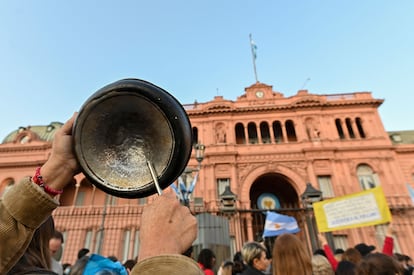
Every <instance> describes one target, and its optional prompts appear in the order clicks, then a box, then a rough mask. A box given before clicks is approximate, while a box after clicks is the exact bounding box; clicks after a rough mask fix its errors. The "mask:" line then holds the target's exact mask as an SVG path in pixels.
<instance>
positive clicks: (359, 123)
mask: <svg viewBox="0 0 414 275" xmlns="http://www.w3.org/2000/svg"><path fill="white" fill-rule="evenodd" d="M355 122H356V126H357V128H358V133H359V136H360V137H361V138H365V137H366V136H365V132H364V128H362V121H361V118H359V117H357V118H356V120H355Z"/></svg>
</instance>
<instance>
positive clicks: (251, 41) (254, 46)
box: [249, 34, 259, 82]
mask: <svg viewBox="0 0 414 275" xmlns="http://www.w3.org/2000/svg"><path fill="white" fill-rule="evenodd" d="M249 38H250V49H251V51H252V58H253V69H254V77H255V79H256V82H259V79H258V78H257V71H256V57H257V54H256V51H257V46H256V44H255V43H254V41H253V39H252V34H249Z"/></svg>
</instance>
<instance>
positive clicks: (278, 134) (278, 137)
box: [273, 121, 283, 143]
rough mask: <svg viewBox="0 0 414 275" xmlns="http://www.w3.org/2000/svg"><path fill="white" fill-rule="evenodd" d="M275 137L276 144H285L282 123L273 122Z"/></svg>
mask: <svg viewBox="0 0 414 275" xmlns="http://www.w3.org/2000/svg"><path fill="white" fill-rule="evenodd" d="M273 136H274V137H275V141H276V143H282V142H283V133H282V124H281V123H280V121H274V122H273Z"/></svg>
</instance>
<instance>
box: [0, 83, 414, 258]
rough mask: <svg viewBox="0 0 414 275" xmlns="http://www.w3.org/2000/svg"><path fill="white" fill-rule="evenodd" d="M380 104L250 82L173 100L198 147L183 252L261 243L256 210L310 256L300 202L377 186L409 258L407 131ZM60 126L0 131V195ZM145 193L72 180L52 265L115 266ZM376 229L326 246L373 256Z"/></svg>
mask: <svg viewBox="0 0 414 275" xmlns="http://www.w3.org/2000/svg"><path fill="white" fill-rule="evenodd" d="M383 101H384V100H383V99H376V98H374V97H373V96H372V94H371V93H370V92H352V93H346V94H329V95H323V94H312V93H310V92H309V91H307V90H300V91H298V92H297V94H296V95H294V96H291V97H285V96H284V95H283V94H282V93H280V92H278V91H274V90H273V87H272V86H270V85H266V84H264V83H260V82H256V83H254V84H253V85H251V86H250V87H247V88H246V89H245V91H244V93H242V94H241V95H240V96H239V97H238V98H237V99H236V100H229V99H225V98H224V97H223V96H216V97H214V99H212V100H211V101H208V102H204V103H198V102H195V103H194V104H187V105H184V108H185V110H186V112H187V113H188V116H189V118H190V121H191V124H192V129H193V139H194V145H195V148H196V147H197V148H202V147H203V146H199V145H200V144H202V145H204V148H205V150H204V152H201V153H203V154H202V155H201V157H200V155H198V154H199V153H200V152H196V150H195V149H194V150H193V154H192V157H191V159H190V161H189V163H188V167H187V169H186V170H185V172H184V173H183V178H184V179H185V182H191V181H192V180H193V178H194V176H195V174H196V173H199V175H198V178H197V179H196V180H197V184H196V187H195V190H194V192H193V194H191V196H190V208H191V209H192V211H194V213H196V215H197V218H198V220H199V231H200V233H199V237H198V239H197V240H196V242H195V244H194V249H195V250H194V251H195V254H196V252H197V251H199V249H201V248H204V247H210V248H212V249H214V250H215V251H216V254H217V257H218V260H219V259H221V258H223V259H224V258H229V257H231V256H232V255H233V253H235V252H236V251H239V250H240V249H241V247H242V245H243V243H244V242H246V241H251V240H261V239H262V234H263V228H264V220H265V215H264V213H265V211H266V209H271V210H274V211H277V212H279V213H281V214H286V215H290V216H293V217H295V218H296V220H297V222H298V225H299V227H300V229H301V230H300V232H299V233H298V235H299V237H300V238H301V239H302V240H303V241H304V242H306V243H307V244H308V248H309V251H312V250H314V249H316V248H317V247H318V243H317V240H316V230H317V229H316V225H315V221H314V217H313V210H312V206H311V205H309V204H308V202H309V200H308V199H309V198H310V199H311V200H324V199H330V198H335V197H340V196H343V195H347V194H352V193H356V192H360V191H363V190H366V189H369V188H372V187H375V186H381V187H382V189H383V191H384V194H385V197H386V201H387V203H388V206H389V208H390V211H391V214H392V218H393V227H394V228H395V235H394V241H395V242H394V252H398V253H402V254H407V255H409V256H411V257H414V245H413V240H414V208H413V201H412V199H411V197H410V194H409V192H408V189H407V186H411V187H414V131H399V132H387V131H386V130H385V129H384V126H383V124H382V121H381V118H380V116H379V113H378V108H379V107H380V106H381V104H382V103H383ZM18 126H19V125H16V127H18ZM61 126H62V123H60V122H51V123H50V124H49V125H43V126H34V125H31V126H26V127H18V128H17V129H16V130H15V131H13V132H12V133H10V134H9V135H8V136H6V137H4V139H3V142H2V144H0V194H2V193H4V192H7V189H8V188H12V186H13V185H14V184H19V181H20V180H21V179H22V178H23V177H26V176H32V175H33V174H34V171H35V169H36V167H38V166H40V165H42V164H43V163H44V162H45V161H46V159H47V158H48V155H49V153H50V151H51V142H52V139H53V135H54V133H55V132H56V130H58V129H59V128H60V127H61ZM196 153H198V154H196ZM308 183H309V184H308ZM170 192H172V190H171V191H170ZM308 195H310V197H308ZM153 198H154V196H150V197H147V198H141V199H124V198H118V197H114V196H111V195H108V194H106V193H104V192H103V191H101V190H100V189H97V188H96V187H95V186H94V185H92V184H91V183H90V182H88V180H87V179H86V178H85V177H84V176H83V175H82V174H79V175H77V176H76V177H75V178H74V179H73V184H72V185H69V186H68V187H67V188H66V190H64V193H63V194H62V195H60V197H59V200H60V203H61V206H60V207H59V208H58V209H57V210H55V211H54V213H53V215H54V218H55V223H56V227H57V229H58V230H60V231H61V232H62V233H63V234H64V237H65V243H64V247H63V250H62V255H61V262H62V263H65V262H69V263H74V262H75V260H76V257H77V252H78V250H79V249H81V248H88V249H90V250H91V252H97V253H101V254H103V255H105V256H110V255H113V256H116V257H117V258H118V259H119V260H120V261H125V260H126V259H130V258H134V257H136V256H137V255H138V251H139V229H140V215H141V213H142V208H143V206H144V205H145V204H147V203H150V202H151V200H152V199H153ZM385 229H386V225H376V226H366V227H360V228H355V229H346V230H340V231H333V232H331V233H329V234H328V236H329V238H328V241H329V242H330V244H331V245H332V246H333V247H334V248H343V249H346V248H348V247H351V246H354V245H355V244H357V243H360V242H365V243H367V244H372V245H375V246H376V247H377V249H378V250H379V251H380V250H381V247H382V242H383V240H384V236H385ZM166 234H168V229H166Z"/></svg>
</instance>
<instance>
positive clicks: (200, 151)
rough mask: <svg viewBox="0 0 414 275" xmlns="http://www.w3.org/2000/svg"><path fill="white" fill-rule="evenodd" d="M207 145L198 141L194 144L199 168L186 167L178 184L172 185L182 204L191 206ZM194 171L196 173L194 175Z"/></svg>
mask: <svg viewBox="0 0 414 275" xmlns="http://www.w3.org/2000/svg"><path fill="white" fill-rule="evenodd" d="M205 149H206V146H205V145H204V144H200V143H197V144H195V145H194V150H195V159H196V160H197V163H198V165H197V168H191V167H188V166H187V167H186V168H185V169H184V172H183V173H182V174H181V176H179V177H178V186H176V185H175V184H174V183H173V184H171V187H172V188H173V189H174V191H175V193H176V194H177V196H178V197H179V199H180V202H181V204H183V205H185V206H187V207H189V206H190V195H191V194H192V193H193V191H194V188H195V185H196V183H197V178H198V173H199V172H200V169H201V163H202V162H203V160H204V151H205ZM193 173H196V174H195V176H194V177H193Z"/></svg>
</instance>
